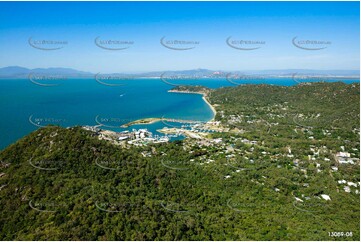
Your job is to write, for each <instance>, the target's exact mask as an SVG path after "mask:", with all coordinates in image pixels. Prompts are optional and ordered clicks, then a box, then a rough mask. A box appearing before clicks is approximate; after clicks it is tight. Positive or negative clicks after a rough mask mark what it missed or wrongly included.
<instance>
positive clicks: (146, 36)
mask: <svg viewBox="0 0 361 242" xmlns="http://www.w3.org/2000/svg"><path fill="white" fill-rule="evenodd" d="M359 18H360V12H359V2H0V33H1V34H0V52H1V53H2V54H1V57H0V67H4V66H12V65H17V66H24V67H28V68H37V67H69V68H74V69H78V70H83V71H90V72H103V73H106V72H107V73H109V72H142V71H163V70H184V69H195V68H207V69H216V70H226V71H234V70H269V69H322V70H336V69H352V70H356V69H359V65H360V55H359V53H360V37H359V36H360V32H359V29H360V22H359ZM98 36H99V37H100V38H101V39H111V40H126V41H134V44H133V45H131V46H130V48H128V49H126V50H119V51H114V50H105V49H102V48H99V47H97V46H96V45H95V44H94V40H95V38H96V37H98ZM163 36H165V37H166V39H169V40H172V39H177V40H187V41H188V40H189V41H197V42H199V44H197V45H196V46H195V48H194V49H191V50H185V51H177V50H171V49H167V48H165V47H163V46H162V45H161V44H160V39H161V38H162V37H163ZM230 36H232V39H234V40H252V41H262V42H264V44H262V45H261V48H259V49H257V50H252V51H244V50H237V49H234V48H231V47H229V46H228V45H227V44H226V39H227V38H228V37H230ZM296 36H297V39H298V40H320V41H329V42H330V44H328V45H327V48H325V49H322V50H313V51H308V50H304V49H301V48H297V47H295V45H293V44H292V39H293V38H294V37H296ZM30 37H32V39H36V40H44V39H46V40H61V41H67V44H66V45H64V47H63V48H62V49H59V50H52V51H44V50H39V49H36V48H33V47H31V46H30V45H29V43H28V40H29V38H30Z"/></svg>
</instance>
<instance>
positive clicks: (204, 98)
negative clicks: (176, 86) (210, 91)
mask: <svg viewBox="0 0 361 242" xmlns="http://www.w3.org/2000/svg"><path fill="white" fill-rule="evenodd" d="M168 92H174V93H183V94H200V95H202V99H203V101H204V102H205V103H206V104H207V105H208V106H209V108H210V109H211V110H212V112H213V118H212V119H211V120H210V121H214V119H215V118H216V114H217V111H216V109H215V108H214V107H213V106H212V104H211V103H210V102H209V101H208V99H207V94H206V93H203V92H189V91H176V90H169V91H168Z"/></svg>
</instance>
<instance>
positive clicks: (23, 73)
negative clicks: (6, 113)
mask: <svg viewBox="0 0 361 242" xmlns="http://www.w3.org/2000/svg"><path fill="white" fill-rule="evenodd" d="M228 73H230V72H229V71H221V70H208V69H193V70H180V71H155V72H145V73H140V74H127V73H101V74H102V75H104V74H105V75H127V76H132V77H160V76H161V75H162V74H166V75H181V76H198V77H224V76H226V75H227V74H228ZM231 73H233V74H239V75H242V74H243V75H262V76H273V77H289V76H292V75H294V74H297V75H299V76H301V75H303V76H306V75H310V76H316V75H319V76H337V77H349V78H351V77H352V78H358V77H359V76H360V71H359V70H307V69H285V70H262V71H256V70H253V71H252V70H244V71H233V72H231ZM30 74H32V75H61V76H66V77H68V78H70V77H73V78H90V77H91V78H93V77H94V76H95V75H96V74H97V73H91V72H85V71H78V70H75V69H71V68H60V67H59V68H35V69H28V68H25V67H20V66H8V67H3V68H0V78H3V79H4V78H14V79H15V78H28V76H29V75H30Z"/></svg>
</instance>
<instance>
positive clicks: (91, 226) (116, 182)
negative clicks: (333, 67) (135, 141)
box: [0, 83, 360, 240]
mask: <svg viewBox="0 0 361 242" xmlns="http://www.w3.org/2000/svg"><path fill="white" fill-rule="evenodd" d="M197 89H198V88H197ZM182 90H183V89H182ZM209 97H210V100H211V102H212V103H213V104H214V103H215V104H218V105H219V106H218V107H217V119H218V120H220V121H222V123H223V124H224V125H229V126H232V127H231V128H232V129H233V128H237V129H244V130H245V132H244V133H242V134H236V133H214V134H212V138H218V137H222V139H223V142H224V143H225V144H226V145H227V146H228V145H229V146H231V147H232V148H233V149H237V150H239V151H240V152H244V153H247V154H248V153H250V149H252V152H253V153H252V154H249V157H250V158H253V159H254V160H255V162H254V163H253V164H251V165H250V164H249V163H248V164H247V165H246V164H245V163H244V160H242V158H244V157H243V156H238V157H237V156H235V157H234V158H235V159H234V160H232V161H230V159H229V158H228V156H227V152H226V151H225V150H224V149H223V150H222V149H221V148H217V147H208V148H204V147H201V146H197V145H194V146H192V150H191V152H189V151H188V150H187V149H186V148H185V147H189V146H190V145H191V143H189V142H190V141H188V140H184V141H175V142H170V143H166V144H153V145H148V146H143V147H135V146H133V147H132V148H130V149H125V148H120V147H119V146H115V145H112V144H110V143H109V142H107V141H104V140H98V139H97V137H94V136H93V135H94V134H93V133H91V132H89V131H86V130H84V129H82V128H80V127H73V128H61V127H55V126H48V127H45V128H41V129H39V130H37V131H35V132H33V133H31V134H29V135H28V136H26V137H24V138H23V139H21V140H19V141H18V142H16V143H15V144H13V145H11V146H9V147H8V148H6V149H5V150H3V151H2V152H1V153H0V161H1V163H0V165H1V167H0V173H1V174H2V176H1V178H0V206H1V210H0V238H1V239H2V240H359V238H360V233H359V226H360V223H359V221H360V215H359V213H360V211H359V204H360V203H359V202H360V199H359V195H357V194H355V193H345V192H343V191H342V190H340V189H339V187H338V184H337V180H339V179H344V178H345V179H347V180H352V179H356V180H359V164H357V165H353V166H352V165H342V166H339V167H338V169H339V170H338V172H337V173H332V172H329V170H330V166H332V165H335V162H334V161H333V159H332V161H331V162H324V161H323V160H322V161H321V160H320V161H319V163H321V168H322V169H323V170H324V172H317V170H316V167H315V164H314V163H312V162H310V161H308V159H307V158H305V159H300V162H299V166H302V168H303V169H304V170H305V171H306V173H307V175H305V172H304V171H303V170H302V169H301V170H300V169H298V168H296V167H294V166H293V163H292V162H293V159H291V158H289V157H285V156H280V157H279V158H278V159H277V160H275V159H273V158H272V157H273V156H277V153H278V152H281V151H284V150H285V147H286V146H292V150H293V154H295V155H296V156H298V155H299V156H306V157H307V155H308V152H309V147H310V146H309V145H313V146H314V147H317V146H319V145H322V146H327V147H329V150H333V151H335V152H336V151H337V150H338V149H339V147H340V145H345V149H346V150H351V149H352V148H355V147H359V136H358V135H359V134H358V133H357V132H356V133H355V131H354V130H355V129H356V128H358V127H359V113H360V110H359V98H360V96H359V85H355V84H354V85H345V84H342V83H334V84H322V83H319V84H314V85H298V86H294V87H277V86H267V85H258V86H253V85H245V86H239V87H235V88H221V89H217V90H215V91H211V93H210V94H209ZM220 110H223V111H224V112H223V113H222V112H220ZM300 113H303V114H305V116H301V117H299V116H298V114H300ZM270 114H273V115H270ZM276 114H279V115H280V116H277V115H276ZM306 114H307V115H306ZM317 114H320V115H318V116H317ZM222 115H223V116H222ZM230 115H235V116H237V115H239V117H241V118H240V119H238V120H236V121H234V122H233V121H232V122H231V121H230V120H229V116H230ZM295 117H297V118H296V119H295ZM315 117H317V118H315ZM252 120H257V122H253V123H252V122H247V121H252ZM259 120H261V121H259ZM272 123H273V124H274V123H278V124H277V125H272ZM269 127H271V128H269ZM294 129H296V131H297V130H298V133H296V132H294ZM324 129H328V130H330V132H331V135H329V136H327V135H324V133H323V132H322V130H324ZM309 132H312V134H309ZM310 135H313V136H314V137H315V139H313V140H310V139H308V137H309V136H310ZM239 137H243V138H249V139H250V140H251V139H256V140H258V143H259V145H252V144H244V143H242V142H240V141H239V140H238V139H237V138H239ZM344 140H348V141H349V142H347V143H346V144H344ZM333 151H332V152H333ZM262 152H265V154H266V155H262ZM142 153H146V154H148V155H142ZM356 153H358V152H356ZM210 155H214V156H216V160H215V161H214V162H212V163H209V164H205V163H204V162H202V161H203V160H204V159H203V158H204V157H206V156H207V157H209V156H210ZM355 156H356V157H359V154H355ZM328 157H329V156H328ZM322 158H324V157H322ZM329 158H332V157H329ZM238 167H247V168H246V169H241V170H240V169H239V168H238ZM326 171H327V172H326ZM228 174H231V176H232V177H231V178H229V179H228V178H226V177H225V176H226V175H228ZM305 183H307V184H308V186H304V184H305ZM276 188H277V189H279V190H277V189H276ZM358 189H359V188H358ZM321 194H328V195H329V196H330V197H331V201H326V200H324V199H320V198H319V196H320V195H321ZM302 195H306V196H308V197H310V200H308V201H306V200H305V201H304V202H303V203H296V200H295V197H301V198H302ZM329 232H352V236H342V237H336V236H333V237H330V236H329Z"/></svg>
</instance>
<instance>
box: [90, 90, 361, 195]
mask: <svg viewBox="0 0 361 242" xmlns="http://www.w3.org/2000/svg"><path fill="white" fill-rule="evenodd" d="M182 88H183V87H181V88H180V89H181V90H170V91H169V92H177V93H188V94H201V95H203V99H204V100H205V101H206V103H207V104H208V105H209V106H210V107H211V109H212V111H213V113H214V117H213V119H212V120H210V121H208V122H200V121H191V120H181V119H169V118H167V119H165V118H148V119H141V120H136V121H133V122H131V123H128V124H125V125H123V126H122V127H123V128H124V127H131V126H132V125H135V124H145V125H146V124H153V123H155V122H162V123H163V124H164V127H163V128H162V129H158V130H157V132H158V133H162V134H163V135H153V134H152V133H151V132H149V131H148V130H147V129H138V130H137V129H132V130H130V131H122V132H114V131H109V130H103V129H102V127H101V126H97V127H90V126H86V127H84V128H85V129H87V130H90V131H92V132H93V133H94V134H95V135H97V136H98V138H99V139H102V140H108V141H110V142H112V143H114V144H116V145H120V146H122V147H128V148H130V147H131V146H147V145H151V146H152V145H153V144H159V143H167V142H170V141H172V140H174V139H173V138H176V137H181V139H183V147H184V149H185V150H186V151H188V152H189V153H190V154H192V153H194V152H196V150H199V152H200V154H201V155H199V156H197V158H196V159H191V160H190V161H189V162H191V163H193V164H198V165H201V166H210V167H212V165H213V166H216V162H215V161H217V160H218V161H219V160H222V159H225V160H226V165H228V166H230V167H233V168H234V171H233V172H232V173H229V174H222V177H223V179H232V177H233V176H234V175H235V174H237V173H239V172H241V171H243V170H248V169H258V168H259V167H261V166H262V163H263V162H266V161H267V163H268V164H273V165H274V166H275V167H276V168H281V167H284V166H287V167H289V168H290V169H294V170H295V171H298V174H299V175H298V176H299V179H300V180H303V182H302V183H297V184H296V185H299V186H300V187H303V188H307V187H308V186H309V184H310V183H311V182H312V181H311V180H310V179H311V177H310V174H308V173H309V168H310V167H312V169H314V171H315V172H316V174H317V173H320V174H328V175H330V176H332V177H338V178H337V184H338V185H337V186H338V188H337V190H339V191H343V192H345V193H354V194H359V192H360V182H359V181H358V178H357V176H354V175H351V174H347V173H344V172H342V173H340V171H344V170H345V169H350V167H355V168H357V167H359V165H360V157H359V149H358V147H357V146H353V147H352V146H350V143H351V142H350V141H349V140H344V141H342V140H338V142H337V143H339V144H341V145H339V146H337V147H335V145H332V146H328V145H327V142H326V143H325V142H324V141H322V140H323V138H322V137H325V138H326V139H327V137H331V136H335V135H336V134H338V133H339V130H338V129H326V128H318V127H316V128H315V127H312V126H309V125H306V124H304V122H305V121H306V120H307V119H305V117H307V115H306V114H302V113H300V114H297V115H294V116H292V118H290V120H291V122H292V125H291V127H290V128H289V127H287V129H288V130H290V131H291V132H292V133H293V136H294V137H298V139H299V140H300V142H302V143H303V147H304V148H300V147H291V146H292V145H285V147H279V148H275V147H273V146H274V144H272V143H274V141H272V142H269V141H268V138H267V137H270V136H273V137H277V136H280V134H282V132H283V131H281V129H284V126H282V121H283V120H285V119H287V112H288V110H290V106H289V104H288V103H287V102H285V103H284V104H282V105H280V104H276V105H273V106H268V107H260V108H259V110H254V111H253V112H254V113H255V114H256V113H262V112H263V111H262V109H266V110H267V113H266V116H262V117H258V118H257V116H256V115H255V114H253V115H252V116H251V115H247V114H246V113H237V114H234V113H233V114H232V113H228V112H227V111H225V110H221V109H218V110H217V111H218V116H217V117H218V118H217V120H216V119H215V117H216V114H217V111H216V108H217V107H219V105H217V104H213V105H211V104H210V102H209V100H208V98H207V95H209V91H208V90H204V89H203V90H201V91H199V90H197V91H194V90H185V89H182ZM178 89H179V87H178ZM319 116H320V115H316V116H315V118H316V119H317V118H318V117H319ZM265 118H267V120H268V121H265ZM315 118H314V119H315ZM275 130H276V132H279V133H274V132H275ZM315 132H316V133H315ZM320 132H321V134H320ZM352 132H353V133H354V135H355V136H358V135H360V130H359V129H358V128H354V129H353V130H352ZM259 133H262V135H259ZM263 136H265V137H266V138H265V137H263ZM252 137H254V138H252ZM292 139H293V138H292ZM163 155H167V154H163ZM146 156H147V157H152V153H147V154H146ZM264 179H266V178H264ZM335 179H336V178H335ZM273 189H274V190H275V191H276V192H281V191H282V188H281V187H277V186H275V187H274V188H273ZM320 198H323V199H324V200H329V199H332V197H330V196H329V195H328V194H322V196H321V195H320ZM305 199H308V197H307V196H306V195H305V194H299V197H297V196H296V195H295V201H296V202H304V200H305Z"/></svg>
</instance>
